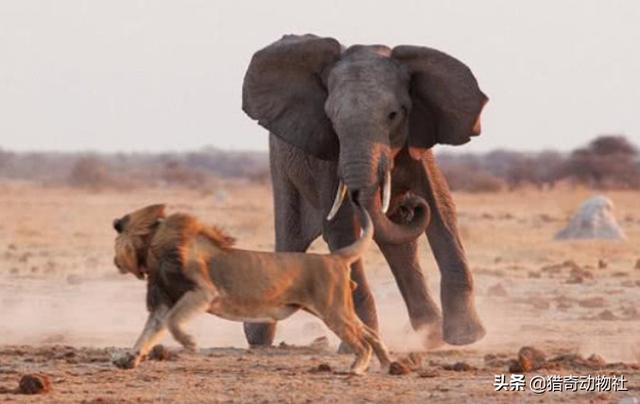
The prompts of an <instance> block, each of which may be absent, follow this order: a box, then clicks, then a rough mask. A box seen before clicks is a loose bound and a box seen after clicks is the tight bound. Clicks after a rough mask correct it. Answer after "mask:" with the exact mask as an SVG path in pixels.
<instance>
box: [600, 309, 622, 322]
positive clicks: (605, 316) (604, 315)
mask: <svg viewBox="0 0 640 404" xmlns="http://www.w3.org/2000/svg"><path fill="white" fill-rule="evenodd" d="M596 318H597V319H598V320H605V321H613V320H617V319H618V316H616V315H615V314H613V313H612V312H611V311H610V310H604V311H601V312H600V313H599V314H598V315H597V316H596Z"/></svg>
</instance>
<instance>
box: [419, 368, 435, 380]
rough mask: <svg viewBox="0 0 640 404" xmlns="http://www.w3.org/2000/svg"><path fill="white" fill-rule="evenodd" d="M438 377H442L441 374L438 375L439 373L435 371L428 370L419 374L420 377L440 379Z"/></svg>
mask: <svg viewBox="0 0 640 404" xmlns="http://www.w3.org/2000/svg"><path fill="white" fill-rule="evenodd" d="M438 376H440V373H438V371H436V370H433V369H426V370H422V371H420V372H418V377H423V378H432V377H438Z"/></svg>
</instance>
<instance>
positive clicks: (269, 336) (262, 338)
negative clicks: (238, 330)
mask: <svg viewBox="0 0 640 404" xmlns="http://www.w3.org/2000/svg"><path fill="white" fill-rule="evenodd" d="M244 335H245V337H246V338H247V342H248V343H249V347H250V348H260V347H268V346H271V345H272V344H273V340H274V338H275V336H276V323H244Z"/></svg>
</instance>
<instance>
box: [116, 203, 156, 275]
mask: <svg viewBox="0 0 640 404" xmlns="http://www.w3.org/2000/svg"><path fill="white" fill-rule="evenodd" d="M164 209H165V205H150V206H147V207H145V208H142V209H138V210H136V211H134V212H131V213H129V214H127V215H124V216H123V217H121V218H119V219H115V220H114V221H113V228H114V229H115V230H116V231H117V232H118V236H117V237H116V241H115V258H114V260H113V262H114V264H115V265H116V267H118V270H119V271H120V273H123V274H126V273H132V274H134V275H135V276H136V277H137V278H138V279H144V278H145V275H146V274H147V267H146V257H147V250H148V249H149V243H150V242H151V238H152V236H153V234H154V232H155V230H156V229H157V227H158V225H159V224H160V222H161V221H162V219H164V217H165V213H164Z"/></svg>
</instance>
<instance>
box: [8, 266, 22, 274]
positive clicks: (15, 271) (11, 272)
mask: <svg viewBox="0 0 640 404" xmlns="http://www.w3.org/2000/svg"><path fill="white" fill-rule="evenodd" d="M9 273H10V274H11V275H17V274H19V273H20V269H18V268H16V267H13V268H11V269H10V270H9Z"/></svg>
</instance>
